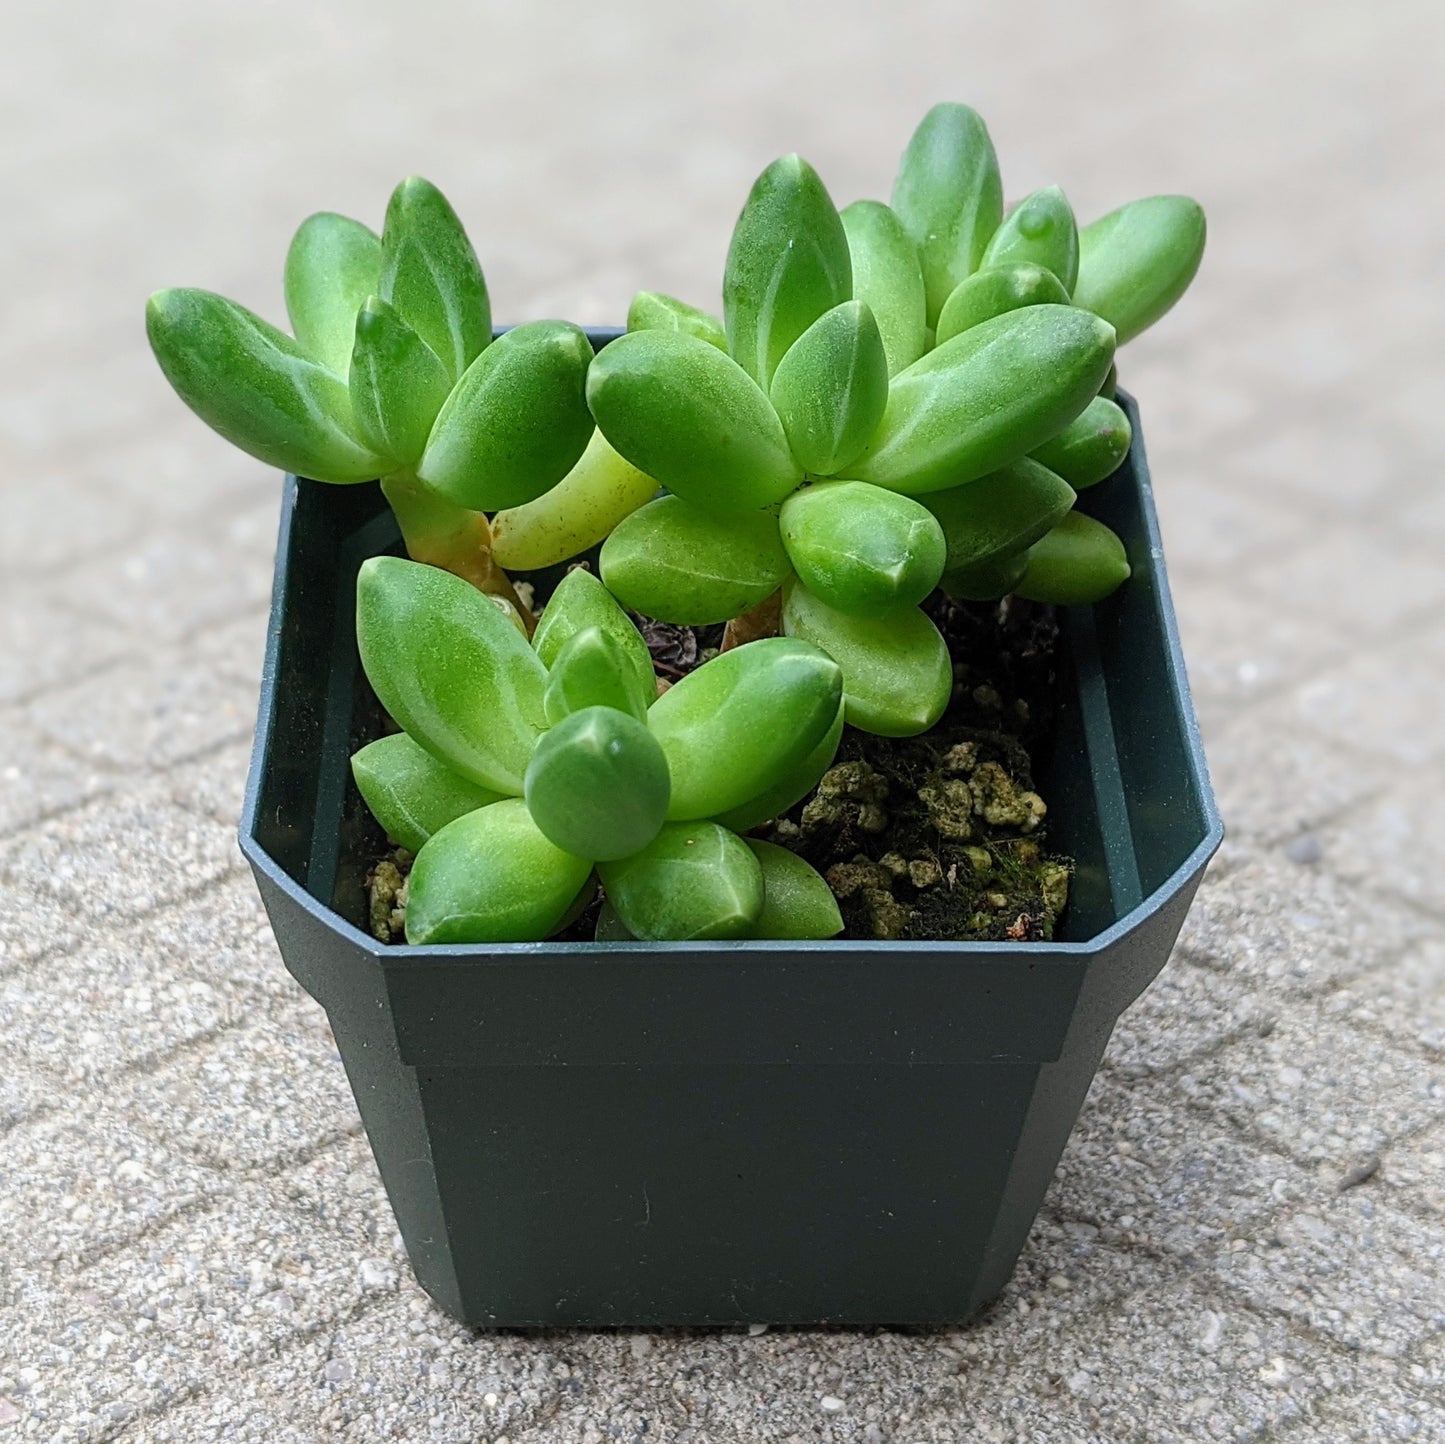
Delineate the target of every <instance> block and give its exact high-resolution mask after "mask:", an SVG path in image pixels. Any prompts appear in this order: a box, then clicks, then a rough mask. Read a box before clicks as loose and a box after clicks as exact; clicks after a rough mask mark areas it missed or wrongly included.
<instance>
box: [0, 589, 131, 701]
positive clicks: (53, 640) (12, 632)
mask: <svg viewBox="0 0 1445 1444" xmlns="http://www.w3.org/2000/svg"><path fill="white" fill-rule="evenodd" d="M63 592H64V585H63V583H60V582H56V581H54V580H50V579H47V580H45V581H44V582H37V583H32V582H29V581H24V580H22V579H21V578H19V577H12V576H10V575H8V574H6V575H4V576H0V619H3V620H0V638H3V640H4V644H5V665H4V667H0V703H6V702H13V701H16V700H19V699H23V698H27V697H29V696H31V695H32V694H34V693H36V692H39V691H41V690H43V689H44V688H46V687H53V686H55V685H57V684H63V683H65V682H69V681H74V680H76V679H78V678H82V677H88V676H91V675H93V674H94V673H96V672H97V671H98V670H99V669H101V668H103V667H105V666H108V665H111V664H113V663H115V662H116V661H117V659H118V658H120V657H121V656H123V655H124V654H125V652H126V651H128V650H129V648H130V646H131V643H130V640H129V639H128V638H127V637H126V635H125V633H124V630H123V629H122V628H119V627H117V626H116V625H115V624H114V623H113V622H111V621H109V620H107V619H105V618H103V617H99V616H96V615H92V614H87V615H83V616H76V615H75V614H74V612H73V611H71V610H68V609H67V608H66V607H65V606H64V605H63V602H62V596H63ZM57 619H63V623H64V626H63V638H64V640H63V642H62V641H61V640H60V636H61V633H59V632H58V631H57V626H58V621H57Z"/></svg>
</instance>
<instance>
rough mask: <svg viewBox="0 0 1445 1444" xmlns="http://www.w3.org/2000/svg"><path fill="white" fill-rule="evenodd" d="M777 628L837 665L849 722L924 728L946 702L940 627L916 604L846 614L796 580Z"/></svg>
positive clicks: (885, 731) (949, 688)
mask: <svg viewBox="0 0 1445 1444" xmlns="http://www.w3.org/2000/svg"><path fill="white" fill-rule="evenodd" d="M783 630H784V631H785V632H786V633H787V635H788V636H790V637H799V638H801V639H803V640H804V641H808V642H812V643H813V644H814V645H815V646H818V647H821V648H822V649H823V650H824V651H825V652H826V653H827V654H828V655H829V656H830V657H832V658H833V659H834V660H835V661H836V662H837V663H838V665H839V666H840V667H841V668H842V669H843V701H844V703H845V705H846V707H847V713H848V723H849V725H850V726H852V727H857V728H859V729H860V730H861V731H864V732H872V733H874V734H875V735H876V736H879V737H913V736H916V735H917V734H918V733H920V732H927V731H928V729H929V728H930V727H932V726H933V724H934V723H935V722H937V721H938V719H939V718H940V717H942V716H943V713H944V709H945V708H946V707H947V706H948V699H949V697H950V696H951V695H952V692H953V664H952V661H951V660H950V658H949V655H948V647H947V645H946V644H945V643H944V640H943V638H942V637H941V636H940V635H939V632H938V628H937V627H935V626H934V625H933V623H932V622H931V621H929V619H928V618H927V617H926V616H924V614H923V613H922V612H920V611H919V610H918V609H917V608H916V607H903V608H900V609H899V610H898V611H896V612H892V613H890V614H889V615H888V616H886V617H882V618H871V617H852V616H849V615H848V614H847V613H846V612H840V611H838V610H837V609H836V608H834V607H830V606H829V605H828V604H827V603H826V602H824V601H823V600H822V599H821V598H819V597H816V596H814V595H813V593H812V592H810V591H809V590H808V589H807V587H805V586H803V585H802V584H801V583H800V582H798V581H793V582H790V583H789V584H788V585H787V586H786V587H785V588H784V589H783Z"/></svg>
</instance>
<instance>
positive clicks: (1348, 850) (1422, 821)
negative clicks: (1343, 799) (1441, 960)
mask: <svg viewBox="0 0 1445 1444" xmlns="http://www.w3.org/2000/svg"><path fill="white" fill-rule="evenodd" d="M1323 833H1324V836H1325V838H1326V840H1327V842H1328V844H1329V846H1330V848H1331V851H1332V853H1333V855H1334V856H1335V857H1336V859H1337V861H1336V863H1335V864H1334V865H1335V867H1336V869H1337V870H1338V871H1339V873H1340V874H1341V875H1342V876H1343V877H1346V878H1348V879H1350V880H1351V881H1352V882H1355V883H1357V884H1359V885H1360V886H1362V887H1369V888H1373V889H1374V890H1375V892H1376V894H1377V895H1378V896H1379V899H1380V901H1379V903H1378V904H1377V911H1376V915H1377V916H1381V915H1384V916H1388V915H1389V913H1390V911H1392V910H1393V909H1394V908H1396V907H1398V904H1397V903H1396V902H1395V899H1396V898H1404V899H1406V900H1407V901H1409V902H1411V903H1414V904H1416V905H1417V906H1418V907H1420V908H1422V909H1428V910H1429V912H1430V913H1431V914H1432V915H1433V916H1434V918H1435V919H1436V920H1437V921H1436V922H1435V923H1434V924H1433V929H1434V931H1435V933H1436V935H1438V929H1439V922H1438V919H1439V918H1440V917H1442V916H1445V810H1442V809H1441V808H1440V806H1439V803H1438V801H1437V800H1436V796H1435V790H1434V789H1432V788H1431V787H1430V786H1428V784H1427V785H1425V786H1417V787H1412V788H1400V789H1398V790H1395V791H1391V792H1389V793H1387V794H1386V795H1385V796H1383V797H1378V798H1375V799H1374V800H1373V801H1372V802H1371V803H1370V804H1369V805H1368V806H1366V807H1362V808H1361V809H1359V810H1358V811H1357V812H1353V813H1351V814H1350V816H1349V817H1348V818H1347V819H1346V818H1340V819H1338V820H1336V821H1335V822H1334V823H1332V824H1331V825H1330V826H1328V827H1326V828H1325V829H1323Z"/></svg>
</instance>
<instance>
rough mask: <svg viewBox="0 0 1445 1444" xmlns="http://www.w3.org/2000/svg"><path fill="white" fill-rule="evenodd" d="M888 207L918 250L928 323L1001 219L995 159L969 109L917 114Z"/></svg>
mask: <svg viewBox="0 0 1445 1444" xmlns="http://www.w3.org/2000/svg"><path fill="white" fill-rule="evenodd" d="M893 210H894V212H895V213H896V214H897V216H898V219H899V220H900V221H902V222H903V228H904V230H906V231H907V232H908V234H909V235H910V236H911V237H912V238H913V243H914V245H916V246H917V247H918V258H919V260H920V262H921V263H922V266H923V285H924V290H925V292H926V295H927V299H928V324H929V325H930V326H932V325H933V324H934V322H935V321H936V320H937V318H938V313H939V311H940V310H941V309H942V306H943V303H944V302H945V301H946V300H947V299H948V296H949V293H950V292H951V291H952V290H953V288H954V287H955V286H956V285H958V283H959V282H960V281H961V280H963V279H964V278H965V277H966V276H971V275H972V274H973V273H974V272H975V271H976V270H977V269H978V267H979V262H980V260H981V259H982V257H983V252H984V248H985V247H986V246H987V245H988V243H989V241H990V239H992V237H993V233H994V232H995V231H996V230H997V229H998V225H999V222H1000V221H1001V220H1002V219H1003V181H1002V180H1001V179H1000V177H999V170H998V156H997V155H995V153H994V148H993V141H992V140H990V139H989V134H988V127H987V126H986V125H985V124H984V123H983V118H982V117H981V116H980V115H979V114H978V112H977V111H975V110H970V109H969V107H968V106H966V105H954V104H942V105H935V106H934V107H933V109H932V110H930V111H929V112H928V114H927V115H925V116H924V117H923V121H922V123H921V124H920V125H919V127H918V129H917V130H916V131H914V132H913V138H912V139H911V140H910V141H909V142H908V149H907V150H905V151H904V152H903V160H902V163H901V164H900V166H899V168H898V178H897V180H895V181H894V183H893Z"/></svg>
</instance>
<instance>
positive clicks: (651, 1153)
mask: <svg viewBox="0 0 1445 1444" xmlns="http://www.w3.org/2000/svg"><path fill="white" fill-rule="evenodd" d="M614 334H616V333H614V332H598V333H596V334H595V335H594V337H593V340H594V344H597V345H602V344H605V342H606V341H607V340H608V339H610V337H611V336H612V335H614ZM1121 402H1122V404H1123V405H1124V406H1125V408H1126V410H1127V411H1128V412H1129V417H1130V420H1131V422H1132V423H1133V425H1134V446H1133V450H1132V452H1131V453H1130V456H1129V459H1128V460H1127V462H1126V463H1125V465H1124V467H1123V469H1122V470H1121V471H1120V472H1119V473H1118V474H1116V475H1115V476H1114V477H1113V478H1111V479H1110V480H1109V481H1108V482H1105V483H1103V484H1101V485H1100V486H1097V487H1094V488H1092V489H1090V490H1089V491H1087V492H1085V493H1084V494H1083V497H1082V501H1081V504H1082V505H1083V506H1084V507H1085V509H1087V510H1089V511H1090V512H1092V513H1093V514H1094V515H1096V516H1098V517H1099V518H1100V519H1101V520H1103V521H1106V522H1107V523H1108V524H1109V525H1110V526H1112V527H1113V528H1114V530H1115V531H1116V532H1118V533H1119V535H1120V536H1121V537H1122V538H1123V540H1124V543H1125V545H1126V547H1127V548H1128V552H1129V557H1130V560H1131V562H1132V563H1133V566H1134V575H1133V578H1132V579H1131V581H1130V582H1129V583H1128V584H1127V585H1126V586H1125V587H1124V588H1123V589H1122V590H1121V591H1120V592H1118V593H1116V594H1115V596H1113V597H1111V598H1110V599H1109V600H1108V601H1106V602H1104V603H1102V604H1100V605H1098V606H1096V607H1093V608H1077V609H1070V610H1067V611H1065V612H1064V613H1063V614H1062V623H1063V628H1062V635H1061V643H1060V660H1061V665H1060V668H1059V672H1060V683H1059V697H1058V717H1057V729H1056V731H1057V736H1056V740H1055V742H1054V745H1053V748H1052V753H1051V755H1050V756H1049V757H1047V758H1044V759H1041V760H1040V765H1039V766H1038V768H1037V771H1038V774H1039V783H1040V788H1041V791H1042V792H1043V793H1044V795H1045V797H1046V798H1047V799H1048V801H1049V804H1050V817H1051V829H1052V830H1051V842H1052V844H1053V845H1054V846H1055V847H1057V848H1058V849H1060V850H1061V851H1063V852H1066V853H1069V854H1070V855H1072V856H1073V857H1074V859H1075V860H1076V863H1077V872H1076V875H1075V879H1074V884H1073V892H1072V897H1071V900H1070V903H1069V906H1068V909H1067V911H1066V913H1065V915H1064V917H1063V920H1062V923H1061V927H1060V932H1059V936H1058V939H1057V940H1056V941H1053V942H1048V943H1013V944H1005V945H1000V944H992V943H892V942H889V943H883V942H821V943H795V942H788V943H785V942H744V943H690V944H636V943H628V944H596V943H591V944H581V945H578V944H561V943H533V944H506V945H493V946H477V947H462V946H445V947H393V946H385V945H382V944H379V943H377V942H376V941H375V940H374V939H373V938H372V937H370V936H369V935H368V933H367V931H366V928H365V923H366V900H365V897H364V889H363V877H364V875H365V872H366V870H367V867H368V864H369V861H370V860H372V859H374V858H375V856H376V855H377V853H378V851H379V850H380V846H381V838H380V834H379V832H378V831H377V829H376V827H375V824H374V823H373V822H372V821H371V819H370V817H369V816H368V814H367V813H366V810H365V808H364V806H363V805H362V804H361V802H360V799H359V797H357V795H356V793H355V790H354V788H353V787H352V785H351V781H350V769H349V765H348V759H349V757H350V754H351V753H352V751H353V750H355V748H356V747H358V746H360V745H361V744H362V743H363V742H365V741H367V740H369V739H370V738H371V737H373V736H376V735H378V732H379V728H380V725H381V720H382V719H381V713H380V709H379V706H378V704H377V702H376V700H375V698H374V696H373V695H372V694H371V692H370V689H369V687H368V686H367V683H366V680H365V678H364V676H363V674H362V672H361V668H360V665H359V662H358V658H357V652H356V642H355V635H354V626H353V606H354V590H355V578H356V572H357V568H358V567H359V566H360V564H361V562H362V561H363V560H364V559H365V558H367V557H369V556H372V555H374V554H376V553H378V552H382V551H386V550H389V549H394V548H395V547H396V546H397V533H396V528H395V526H394V523H393V522H392V519H391V515H390V512H389V511H388V510H387V508H386V505H385V502H384V501H383V499H382V497H381V495H380V492H379V489H378V488H377V487H376V486H374V485H371V486H350V487H340V486H321V485H317V484H315V483H312V482H307V481H299V482H298V481H296V480H295V479H294V478H288V480H287V483H286V491H285V498H284V502H283V507H282V518H281V536H280V547H279V554H278V557H277V567H276V588H275V596H274V602H273V607H272V615H271V630H270V639H269V646H268V651H267V658H266V667H265V673H264V679H263V685H262V693H261V715H260V721H259V724H258V728H257V734H256V747H255V755H254V759H253V762H252V766H251V775H250V782H249V787H248V791H247V797H246V805H245V812H244V816H243V820H242V828H241V843H242V847H243V849H244V850H245V853H246V856H247V857H248V858H249V860H250V862H251V866H252V868H253V869H254V871H255V875H256V881H257V884H258V885H259V887H260V890H261V895H262V898H263V899H264V901H265V905H266V909H267V911H268V913H269V914H270V917H271V922H272V925H273V927H274V929H275V933H276V938H277V941H278V943H279V944H280V948H281V953H282V957H283V958H284V960H285V963H286V966H287V967H288V968H289V969H290V971H291V972H292V973H293V974H294V975H295V977H296V978H297V979H298V980H299V981H300V983H301V984H302V986H303V987H305V988H306V990H307V991H308V992H309V993H310V994H311V995H312V996H313V997H314V998H315V999H316V1000H317V1001H318V1002H319V1003H320V1004H321V1005H322V1007H324V1008H325V1009H326V1012H327V1015H328V1017H329V1019H330V1022H331V1027H332V1030H333V1032H334V1034H335V1036H336V1042H337V1045H338V1047H339V1049H340V1051H341V1056H342V1059H343V1061H344V1063H345V1065H346V1072H347V1076H348V1078H349V1079H350V1081H351V1087H352V1090H353V1092H354V1093H355V1096H356V1102H357V1106H358V1108H359V1109H360V1111H361V1116H362V1119H363V1121H364V1123H365V1125H366V1131H367V1135H368V1137H369V1139H370V1141H371V1147H372V1150H373V1152H374V1153H375V1155H376V1161H377V1164H378V1166H379V1167H380V1170H381V1175H382V1178H383V1180H384V1182H385V1184H386V1189H387V1192H388V1194H389V1196H390V1199H391V1203H392V1207H393V1208H394V1210H395V1212H396V1218H397V1222H398V1224H399V1226H400V1229H401V1233H402V1236H403V1238H404V1239H405V1242H406V1247H407V1250H408V1253H409V1254H410V1257H411V1262H412V1266H413V1268H414V1269H415V1271H416V1276H417V1278H418V1280H419V1281H420V1282H421V1284H422V1286H423V1288H425V1289H426V1290H427V1292H428V1293H429V1294H431V1296H432V1297H433V1298H434V1299H435V1300H436V1302H437V1303H438V1304H439V1305H440V1306H441V1307H442V1308H443V1309H444V1310H446V1312H447V1313H449V1314H451V1315H452V1316H453V1317H455V1318H457V1319H460V1320H462V1321H464V1322H466V1323H468V1324H472V1325H481V1326H488V1327H504V1326H521V1325H554V1326H555V1325H589V1326H596V1325H635V1326H646V1325H663V1324H738V1323H749V1322H767V1323H789V1324H811V1323H821V1322H830V1323H850V1324H922V1323H938V1322H946V1321H957V1320H961V1319H963V1318H965V1317H967V1316H968V1315H969V1314H971V1313H973V1312H975V1311H976V1310H977V1309H979V1308H980V1307H981V1306H982V1305H984V1304H985V1303H987V1302H988V1301H989V1300H990V1299H992V1298H993V1297H994V1296H995V1295H996V1294H998V1293H999V1291H1000V1290H1001V1289H1002V1288H1003V1286H1004V1284H1005V1283H1006V1282H1007V1280H1008V1278H1009V1275H1010V1273H1011V1272H1012V1270H1013V1267H1014V1264H1015V1262H1016V1261H1017V1259H1018V1256H1019V1253H1020V1251H1021V1249H1022V1247H1023V1244H1024V1240H1025V1238H1026V1237H1027V1235H1028V1232H1029V1229H1030V1226H1031V1225H1032V1223H1033V1220H1034V1216H1035V1214H1036V1213H1037V1212H1038V1209H1039V1206H1040V1204H1041V1202H1042V1200H1043V1197H1044V1192H1045V1190H1046V1188H1047V1187H1048V1183H1049V1180H1050V1178H1051V1177H1052V1175H1053V1172H1054V1169H1055V1167H1056V1165H1057V1163H1058V1159H1059V1155H1060V1154H1061V1152H1062V1151H1063V1147H1064V1144H1065V1141H1066V1140H1067V1138H1068V1135H1069V1132H1070V1130H1071V1129H1072V1127H1073V1125H1074V1122H1075V1119H1076V1118H1077V1117H1078V1113H1079V1109H1080V1107H1081V1105H1082V1103H1083V1100H1084V1095H1085V1094H1086V1092H1087V1091H1088V1088H1089V1083H1090V1081H1091V1079H1092V1078H1093V1076H1094V1073H1095V1070H1096V1069H1097V1067H1098V1064H1099V1060H1100V1057H1101V1056H1102V1054H1103V1051H1104V1046H1105V1044H1106V1043H1107V1042H1108V1039H1109V1035H1110V1033H1111V1031H1112V1030H1113V1027H1114V1024H1115V1023H1116V1021H1117V1020H1118V1018H1119V1016H1120V1014H1121V1013H1122V1012H1123V1010H1124V1009H1125V1008H1127V1007H1128V1006H1129V1004H1130V1003H1131V1002H1132V1001H1133V1000H1134V999H1135V998H1136V997H1137V996H1138V995H1139V993H1140V992H1142V991H1143V989H1144V988H1145V987H1146V986H1147V985H1148V984H1149V983H1150V981H1151V980H1152V979H1153V978H1154V976H1155V975H1156V974H1157V973H1158V972H1159V970H1160V968H1162V967H1163V965H1164V962H1165V960H1166V959H1167V958H1168V956H1169V951H1170V949H1171V947H1172V946H1173V943H1174V940H1175V938H1176V936H1177V935H1178V932H1179V929H1180V926H1181V924H1182V923H1183V920H1184V915H1185V913H1186V911H1187V909H1188V907H1189V904H1190V901H1191V899H1192V898H1193V895H1194V891H1195V888H1196V887H1197V885H1198V883H1199V880H1200V878H1201V876H1202V875H1203V872H1204V868H1205V865H1206V864H1207V862H1208V860H1209V858H1210V857H1211V855H1212V854H1213V852H1214V850H1215V849H1216V848H1217V847H1218V845H1219V842H1220V839H1221V837H1222V827H1221V824H1220V821H1219V817H1218V813H1217V811H1216V809H1215V805H1214V799H1213V796H1212V794H1211V791H1210V786H1209V780H1208V776H1207V774H1206V771H1205V766H1204V758H1203V755H1202V753H1201V750H1200V744H1199V735H1198V728H1197V724H1196V722H1195V718H1194V713H1193V710H1192V707H1191V704H1190V700H1189V692H1188V686H1187V683H1186V681H1185V676H1184V666H1183V662H1182V659H1181V656H1180V651H1179V638H1178V635H1177V632H1176V629H1175V623H1174V614H1173V610H1172V607H1171V604H1170V600H1169V593H1168V588H1167V585H1166V582H1165V575H1164V564H1163V556H1162V552H1161V549H1160V541H1159V531H1158V525H1157V522H1156V518H1155V514H1154V506H1153V501H1152V498H1151V494H1150V484H1149V472H1148V467H1147V465H1146V463H1145V458H1144V448H1143V440H1142V435H1141V432H1140V429H1139V417H1138V411H1137V408H1136V407H1135V406H1134V404H1133V402H1132V401H1131V400H1129V398H1127V397H1121ZM276 1106H277V1107H283V1108H284V1107H285V1106H287V1105H286V1100H285V1099H278V1100H277V1104H276Z"/></svg>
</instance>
